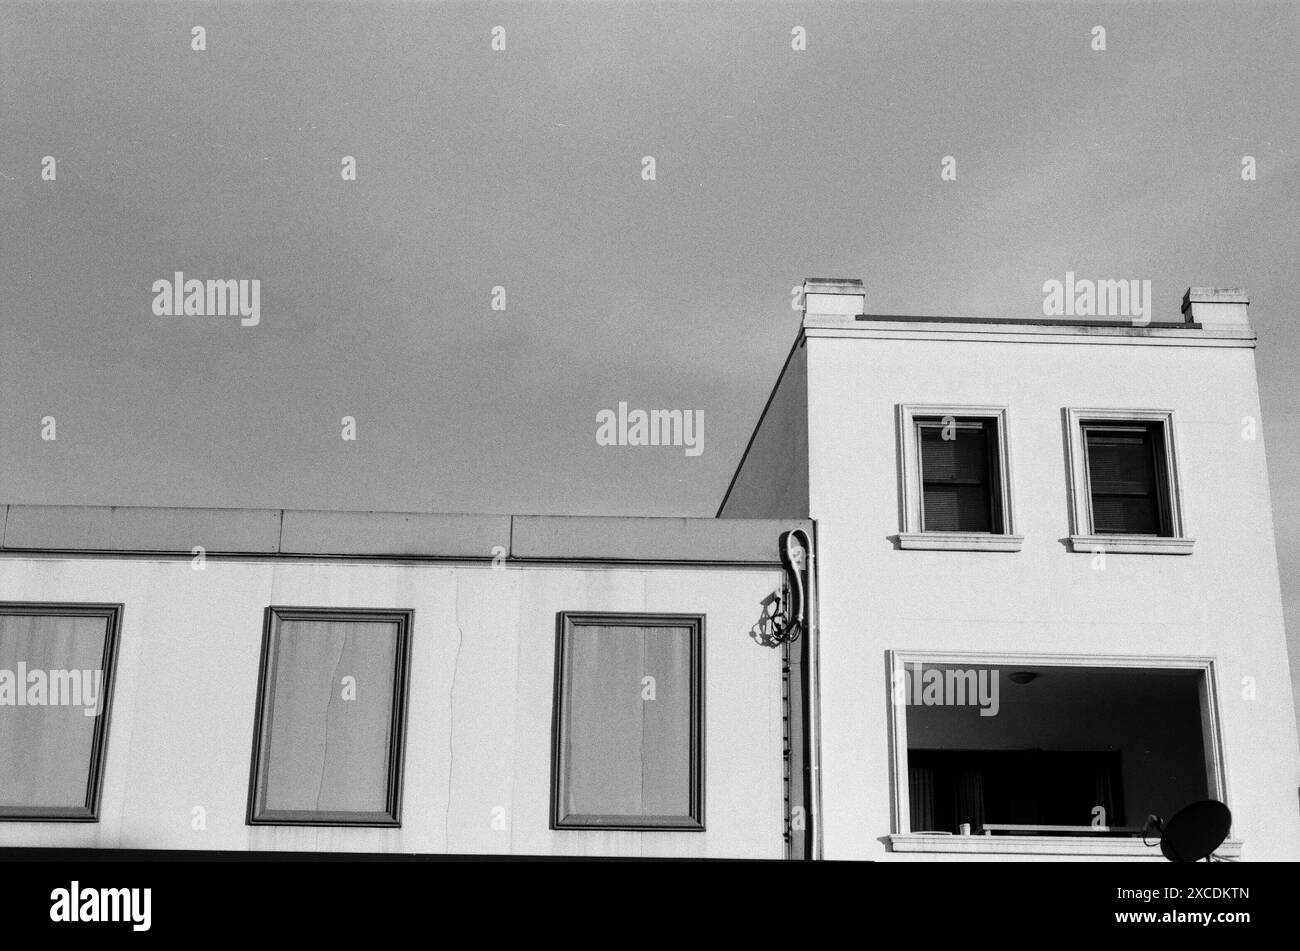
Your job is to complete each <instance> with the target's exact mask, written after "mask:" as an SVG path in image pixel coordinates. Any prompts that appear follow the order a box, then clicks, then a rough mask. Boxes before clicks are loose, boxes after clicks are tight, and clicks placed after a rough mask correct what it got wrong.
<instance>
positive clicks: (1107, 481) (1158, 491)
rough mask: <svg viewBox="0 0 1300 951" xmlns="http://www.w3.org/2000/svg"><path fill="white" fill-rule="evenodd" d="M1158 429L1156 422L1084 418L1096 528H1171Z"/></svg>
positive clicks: (1132, 531) (1125, 531) (1153, 531)
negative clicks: (1118, 422) (1105, 422)
mask: <svg viewBox="0 0 1300 951" xmlns="http://www.w3.org/2000/svg"><path fill="white" fill-rule="evenodd" d="M1160 430H1161V426H1160V424H1159V423H1148V424H1144V425H1133V426H1113V425H1098V424H1093V423H1087V424H1084V427H1083V433H1084V440H1085V444H1086V446H1087V453H1088V491H1089V494H1090V496H1091V499H1090V500H1091V503H1092V530H1093V532H1094V534H1097V535H1113V534H1122V535H1164V536H1168V535H1170V534H1172V532H1171V531H1170V525H1169V519H1168V515H1167V512H1168V506H1167V504H1166V502H1165V499H1166V497H1167V489H1166V487H1165V485H1164V484H1163V479H1162V478H1161V474H1162V473H1163V472H1164V470H1165V465H1164V459H1163V458H1162V457H1163V447H1164V439H1163V436H1162V434H1161V432H1160Z"/></svg>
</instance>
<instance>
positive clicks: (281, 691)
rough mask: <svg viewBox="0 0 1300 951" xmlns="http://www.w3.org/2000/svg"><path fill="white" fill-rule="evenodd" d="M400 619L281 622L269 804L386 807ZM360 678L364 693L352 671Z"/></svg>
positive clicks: (265, 742) (265, 743)
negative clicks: (351, 684) (350, 681)
mask: <svg viewBox="0 0 1300 951" xmlns="http://www.w3.org/2000/svg"><path fill="white" fill-rule="evenodd" d="M397 634H398V625H397V623H396V622H392V621H362V622H358V621H347V620H280V621H277V623H276V629H275V631H274V633H273V636H272V639H271V651H272V668H271V672H270V676H269V683H270V697H269V702H268V709H266V710H265V711H264V714H263V727H262V729H263V734H262V754H261V759H262V769H261V777H262V778H261V787H262V807H263V808H264V809H266V810H271V811H277V812H278V811H281V810H294V811H297V810H305V811H311V812H318V811H319V812H383V811H384V810H385V809H386V808H387V801H388V767H389V757H390V753H391V747H392V742H393V737H392V713H393V680H394V676H395V670H396V663H397ZM345 677H352V678H355V699H352V698H351V697H352V691H351V690H350V689H349V688H345V686H344V682H343V678H345Z"/></svg>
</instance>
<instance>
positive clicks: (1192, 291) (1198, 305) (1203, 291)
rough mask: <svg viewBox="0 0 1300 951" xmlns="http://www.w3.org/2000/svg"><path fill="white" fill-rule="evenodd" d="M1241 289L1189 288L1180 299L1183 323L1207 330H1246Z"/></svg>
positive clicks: (1246, 301)
mask: <svg viewBox="0 0 1300 951" xmlns="http://www.w3.org/2000/svg"><path fill="white" fill-rule="evenodd" d="M1249 303H1250V297H1249V295H1247V294H1246V289H1245V288H1244V287H1189V288H1188V289H1187V293H1186V294H1184V295H1183V320H1185V321H1187V322H1188V323H1195V324H1200V325H1201V326H1203V327H1205V328H1206V329H1207V330H1228V329H1233V330H1249V329H1250V320H1249V318H1247V316H1246V305H1247V304H1249Z"/></svg>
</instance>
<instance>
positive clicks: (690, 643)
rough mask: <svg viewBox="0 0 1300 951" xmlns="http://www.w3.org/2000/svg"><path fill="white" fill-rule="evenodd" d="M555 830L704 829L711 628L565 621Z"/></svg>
mask: <svg viewBox="0 0 1300 951" xmlns="http://www.w3.org/2000/svg"><path fill="white" fill-rule="evenodd" d="M556 639H557V651H556V654H557V656H556V669H557V680H556V695H555V722H554V738H555V743H554V756H553V767H552V771H553V782H552V825H553V827H554V828H557V829H592V828H618V829H683V830H700V829H703V828H704V789H703V785H704V779H703V774H704V763H703V742H704V722H703V719H704V718H703V653H704V643H703V642H704V619H703V618H702V617H700V616H697V615H630V614H570V613H561V614H560V615H559V618H558V631H557V637H556Z"/></svg>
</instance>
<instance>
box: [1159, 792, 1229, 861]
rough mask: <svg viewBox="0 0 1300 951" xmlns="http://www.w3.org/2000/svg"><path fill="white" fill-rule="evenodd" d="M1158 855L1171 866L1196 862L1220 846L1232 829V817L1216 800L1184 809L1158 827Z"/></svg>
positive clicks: (1202, 801)
mask: <svg viewBox="0 0 1300 951" xmlns="http://www.w3.org/2000/svg"><path fill="white" fill-rule="evenodd" d="M1156 827H1157V828H1159V829H1160V851H1161V852H1163V853H1164V856H1165V858H1167V859H1168V860H1169V861H1171V862H1199V861H1200V860H1201V859H1203V858H1208V857H1209V856H1210V855H1211V854H1212V853H1213V852H1214V850H1215V849H1217V848H1218V847H1219V846H1220V845H1222V844H1223V840H1224V839H1226V838H1227V837H1228V830H1229V829H1230V828H1232V813H1231V811H1229V809H1228V807H1227V806H1225V805H1224V804H1223V803H1221V802H1219V801H1218V800H1217V799H1203V800H1201V801H1200V802H1194V803H1192V804H1191V805H1190V806H1184V807H1183V808H1182V809H1179V810H1178V811H1177V812H1176V813H1174V815H1173V818H1171V819H1170V820H1169V821H1168V822H1166V823H1164V824H1163V827H1162V826H1161V824H1160V822H1159V820H1158V819H1157V820H1156Z"/></svg>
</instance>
